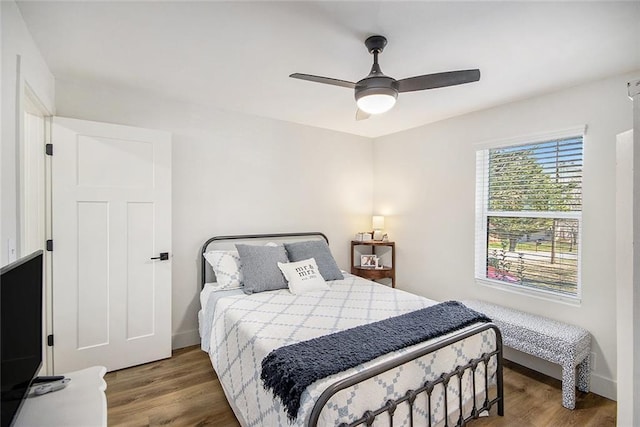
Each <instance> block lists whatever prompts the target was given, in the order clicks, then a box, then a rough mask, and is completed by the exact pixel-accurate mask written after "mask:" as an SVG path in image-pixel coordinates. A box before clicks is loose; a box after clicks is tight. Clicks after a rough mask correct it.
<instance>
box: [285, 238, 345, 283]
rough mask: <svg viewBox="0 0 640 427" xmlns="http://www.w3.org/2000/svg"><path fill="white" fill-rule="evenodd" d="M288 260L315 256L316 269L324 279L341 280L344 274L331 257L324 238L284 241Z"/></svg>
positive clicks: (292, 260) (300, 259)
mask: <svg viewBox="0 0 640 427" xmlns="http://www.w3.org/2000/svg"><path fill="white" fill-rule="evenodd" d="M284 247H285V248H286V249H287V255H288V256H289V261H291V262H296V261H302V260H305V259H309V258H315V260H316V263H317V264H318V270H320V274H321V275H322V277H323V278H324V280H342V279H344V276H343V275H342V272H341V271H340V269H339V268H338V264H336V260H335V259H333V255H331V251H330V250H329V245H327V242H325V241H324V240H308V241H305V242H295V243H285V244H284Z"/></svg>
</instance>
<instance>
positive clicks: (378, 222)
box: [371, 215, 384, 230]
mask: <svg viewBox="0 0 640 427" xmlns="http://www.w3.org/2000/svg"><path fill="white" fill-rule="evenodd" d="M371 225H373V229H374V230H383V229H384V217H383V216H382V215H374V216H373V218H372V220H371Z"/></svg>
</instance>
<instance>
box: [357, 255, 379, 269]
mask: <svg viewBox="0 0 640 427" xmlns="http://www.w3.org/2000/svg"><path fill="white" fill-rule="evenodd" d="M377 266H378V257H377V256H375V255H360V267H367V268H376V267H377Z"/></svg>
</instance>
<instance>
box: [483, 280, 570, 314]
mask: <svg viewBox="0 0 640 427" xmlns="http://www.w3.org/2000/svg"><path fill="white" fill-rule="evenodd" d="M475 281H476V284H478V285H480V286H485V287H488V288H492V289H497V290H499V291H503V292H509V293H512V294H518V295H524V296H527V297H532V298H537V299H540V300H544V301H550V302H555V303H560V304H565V305H570V306H572V307H580V306H581V303H582V299H581V298H580V297H579V296H575V297H572V296H564V295H558V294H555V293H553V292H546V291H542V290H537V289H528V288H525V287H520V286H514V285H506V284H503V283H501V282H499V281H497V280H490V279H481V278H478V277H476V279H475Z"/></svg>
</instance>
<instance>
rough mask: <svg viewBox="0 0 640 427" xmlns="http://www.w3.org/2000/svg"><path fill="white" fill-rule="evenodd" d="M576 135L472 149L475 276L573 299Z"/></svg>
mask: <svg viewBox="0 0 640 427" xmlns="http://www.w3.org/2000/svg"><path fill="white" fill-rule="evenodd" d="M582 154H583V137H582V136H581V135H580V136H572V137H565V138H558V139H553V140H548V141H544V142H536V143H528V144H520V145H509V146H503V147H497V148H488V149H484V150H479V151H478V153H477V159H478V170H477V179H478V182H477V189H478V190H477V209H476V210H477V212H476V216H477V218H476V240H477V242H476V277H477V278H479V279H483V280H490V281H492V282H495V283H499V284H501V285H506V286H514V287H520V288H528V289H534V290H536V291H542V292H549V293H554V294H559V295H562V296H569V297H578V296H579V288H580V277H579V276H580V274H579V273H580V268H579V264H580V234H581V217H582V215H581V213H582V163H583V155H582Z"/></svg>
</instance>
